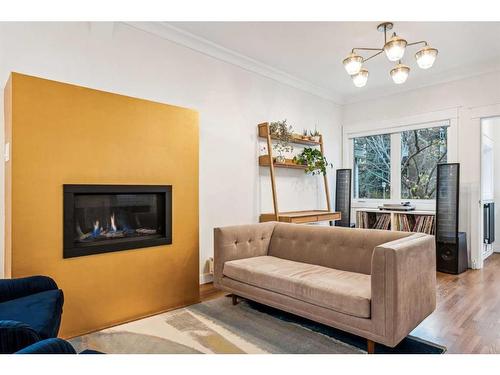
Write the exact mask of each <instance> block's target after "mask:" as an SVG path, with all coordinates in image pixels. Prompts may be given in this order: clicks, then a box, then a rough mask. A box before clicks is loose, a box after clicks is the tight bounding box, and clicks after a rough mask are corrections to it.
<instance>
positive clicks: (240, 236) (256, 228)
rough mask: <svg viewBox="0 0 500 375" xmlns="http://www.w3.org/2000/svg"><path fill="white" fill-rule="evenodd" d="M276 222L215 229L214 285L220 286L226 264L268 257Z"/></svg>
mask: <svg viewBox="0 0 500 375" xmlns="http://www.w3.org/2000/svg"><path fill="white" fill-rule="evenodd" d="M275 225H276V223H275V222H267V223H259V224H249V225H237V226H231V227H223V228H215V229H214V284H215V285H216V286H217V285H220V281H221V279H222V274H223V270H224V263H225V262H228V261H231V260H236V259H244V258H252V257H256V256H263V255H267V253H268V248H269V242H270V240H271V235H272V233H273V230H274V227H275Z"/></svg>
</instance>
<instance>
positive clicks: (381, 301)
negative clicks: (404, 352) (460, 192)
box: [371, 233, 436, 346]
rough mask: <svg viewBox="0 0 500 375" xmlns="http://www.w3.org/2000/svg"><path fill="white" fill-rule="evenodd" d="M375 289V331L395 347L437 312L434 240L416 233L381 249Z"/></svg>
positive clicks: (374, 270)
mask: <svg viewBox="0 0 500 375" xmlns="http://www.w3.org/2000/svg"><path fill="white" fill-rule="evenodd" d="M371 286H372V319H373V320H374V324H375V328H376V330H377V331H378V333H379V334H382V335H383V336H385V337H386V338H387V340H388V341H387V343H386V344H387V345H390V346H395V345H397V344H398V343H399V342H400V341H401V340H402V339H403V338H405V337H406V336H407V335H408V333H410V332H411V331H412V330H413V329H414V328H415V327H416V326H417V325H418V324H420V322H421V321H422V320H424V319H425V318H426V317H427V316H428V315H429V314H431V313H432V312H433V311H434V309H435V308H436V250H435V240H434V237H433V236H429V235H427V234H423V233H416V234H413V235H411V236H409V237H405V238H401V239H399V240H396V241H392V242H388V243H385V244H382V245H380V246H377V247H376V248H375V250H374V253H373V257H372V280H371Z"/></svg>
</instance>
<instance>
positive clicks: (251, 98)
mask: <svg viewBox="0 0 500 375" xmlns="http://www.w3.org/2000/svg"><path fill="white" fill-rule="evenodd" d="M11 71H16V72H19V73H25V74H30V75H35V76H40V77H44V78H49V79H53V80H58V81H63V82H68V83H74V84H77V85H82V86H87V87H92V88H95V89H100V90H105V91H110V92H115V93H119V94H125V95H130V96H134V97H139V98H144V99H149V100H154V101H158V102H162V103H169V104H174V105H179V106H183V107H189V108H193V109H196V110H197V111H199V113H200V181H199V186H200V272H201V273H202V274H203V273H204V272H206V268H205V263H206V260H207V258H208V257H210V256H212V254H213V246H212V231H213V228H214V227H217V226H223V225H232V224H243V223H252V222H257V220H258V215H259V214H260V212H261V209H262V210H270V209H272V200H271V196H270V188H269V186H268V178H267V174H266V173H267V172H266V171H265V170H262V168H259V167H258V165H257V157H258V155H259V141H258V139H257V137H256V132H257V130H256V125H257V124H258V123H259V122H263V121H268V120H278V119H283V118H287V119H288V122H289V123H291V124H294V125H296V128H297V130H301V129H302V128H313V127H314V125H315V124H317V125H318V129H319V130H320V131H321V132H322V133H323V134H324V137H325V140H326V142H327V145H326V156H327V157H329V159H330V160H331V161H332V162H333V163H334V164H335V165H336V166H339V165H340V139H341V136H340V126H339V124H340V108H339V107H338V106H337V105H335V104H334V103H332V102H331V101H328V100H325V99H322V98H319V97H317V96H314V95H312V94H309V93H306V92H303V91H300V90H298V89H295V88H291V87H289V86H286V85H284V84H281V83H278V82H276V81H273V80H271V79H268V78H264V77H263V76H260V75H257V74H255V73H251V72H248V71H246V70H244V69H242V68H239V67H236V66H233V65H230V64H228V63H225V62H221V61H219V60H216V59H214V58H211V57H208V56H206V55H203V54H200V53H198V52H195V51H193V50H190V49H188V48H185V47H182V46H180V45H177V44H174V43H171V42H169V41H166V40H164V39H161V38H159V37H157V36H154V35H151V34H148V33H145V32H142V31H138V30H136V29H133V28H131V27H130V26H127V25H124V24H115V26H114V28H113V29H111V28H107V26H106V25H99V26H98V27H94V28H91V27H90V25H89V24H88V23H24V24H22V23H0V85H1V86H2V87H3V86H4V85H5V82H6V80H7V79H8V76H9V73H10V72H11ZM1 113H2V116H3V108H2V110H1ZM2 124H3V121H2ZM68 126H71V124H68ZM1 137H2V138H3V130H2V131H1ZM0 144H3V141H2V142H1V143H0ZM128 157H133V155H128ZM81 162H82V163H85V160H84V159H82V161H81ZM104 165H105V163H104ZM75 167H77V166H75ZM0 168H1V170H0V190H1V191H0V193H1V194H0V195H2V196H3V186H4V184H3V178H4V171H3V163H2V166H1V167H0ZM281 172H282V171H279V177H278V189H279V192H280V202H279V203H280V209H282V210H286V209H295V208H316V207H321V206H322V205H324V197H323V194H322V191H321V189H320V187H321V185H319V186H318V182H319V181H320V179H318V178H315V177H314V178H313V177H305V176H303V175H301V173H302V172H301V171H287V172H284V173H281ZM331 175H333V173H331ZM331 180H332V179H331ZM82 182H83V181H82ZM166 182H167V181H166ZM331 182H333V181H331ZM131 183H133V181H131ZM285 183H286V184H285ZM332 187H333V184H332ZM332 190H333V189H332ZM61 199H62V197H61ZM2 202H3V199H2ZM1 217H2V218H3V217H4V212H3V204H2V206H1ZM0 228H1V229H0V231H1V232H0V236H1V237H2V239H1V243H2V245H3V224H2V225H0ZM1 253H2V256H3V251H2V252H1ZM61 254H62V249H61ZM1 263H2V259H0V266H1ZM0 269H1V270H2V271H3V266H1V267H0ZM0 272H1V271H0Z"/></svg>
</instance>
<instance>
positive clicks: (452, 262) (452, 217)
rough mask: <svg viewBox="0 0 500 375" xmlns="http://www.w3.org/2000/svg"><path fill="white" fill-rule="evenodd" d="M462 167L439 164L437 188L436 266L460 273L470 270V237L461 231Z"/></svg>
mask: <svg viewBox="0 0 500 375" xmlns="http://www.w3.org/2000/svg"><path fill="white" fill-rule="evenodd" d="M459 185H460V164H459V163H446V164H438V167H437V187H436V266H437V270H438V271H440V272H446V273H453V274H459V273H462V272H464V271H465V270H466V269H467V237H466V234H465V233H463V232H459V231H458V217H459V211H458V209H459V195H460V190H459V188H460V186H459Z"/></svg>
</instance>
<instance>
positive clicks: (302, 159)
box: [293, 147, 333, 176]
mask: <svg viewBox="0 0 500 375" xmlns="http://www.w3.org/2000/svg"><path fill="white" fill-rule="evenodd" d="M293 161H294V162H295V163H297V164H301V165H305V166H306V167H307V168H306V170H305V173H309V174H311V175H313V176H314V175H318V174H320V173H321V174H323V176H325V175H326V168H328V167H329V168H333V164H332V163H329V162H328V160H326V157H325V156H324V155H323V154H322V153H321V151H320V150H318V149H316V148H312V147H305V148H304V150H303V151H302V152H301V153H300V154H298V155H296V156H295V157H294V158H293Z"/></svg>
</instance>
